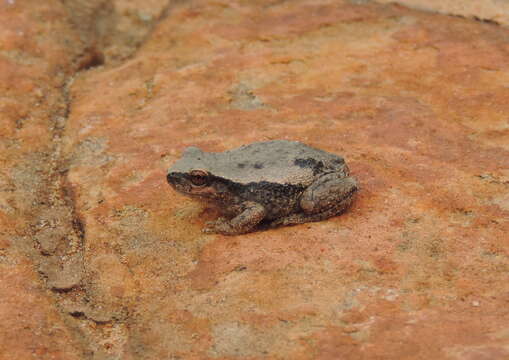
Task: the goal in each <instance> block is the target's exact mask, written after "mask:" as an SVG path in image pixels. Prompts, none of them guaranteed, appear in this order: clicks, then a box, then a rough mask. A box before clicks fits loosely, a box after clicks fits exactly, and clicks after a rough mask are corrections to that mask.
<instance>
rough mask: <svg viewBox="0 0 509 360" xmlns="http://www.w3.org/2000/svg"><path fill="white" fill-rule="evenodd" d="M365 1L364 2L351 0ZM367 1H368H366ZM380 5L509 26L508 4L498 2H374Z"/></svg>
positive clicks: (487, 0)
mask: <svg viewBox="0 0 509 360" xmlns="http://www.w3.org/2000/svg"><path fill="white" fill-rule="evenodd" d="M353 1H359V2H362V1H365V0H353ZM367 1H369V0H367ZM374 1H376V2H379V3H382V4H388V3H399V4H401V5H404V6H409V7H413V8H416V9H420V10H427V11H432V12H440V13H442V14H450V15H457V16H464V17H468V18H473V19H478V20H481V21H494V22H496V23H499V24H503V25H504V26H507V25H509V4H508V3H507V2H506V1H500V0H476V1H464V0H401V1H398V0H374Z"/></svg>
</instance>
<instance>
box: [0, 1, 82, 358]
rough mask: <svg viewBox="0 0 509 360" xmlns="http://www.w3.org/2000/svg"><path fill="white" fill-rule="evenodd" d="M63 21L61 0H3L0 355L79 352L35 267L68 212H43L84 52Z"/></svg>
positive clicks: (54, 243) (55, 241) (57, 238)
mask: <svg viewBox="0 0 509 360" xmlns="http://www.w3.org/2000/svg"><path fill="white" fill-rule="evenodd" d="M66 20H67V17H66V11H65V9H64V7H63V6H62V4H61V3H60V2H59V1H15V0H12V1H1V2H0V44H1V48H0V92H1V93H2V96H1V97H0V118H1V124H2V126H1V127H0V163H1V164H2V166H1V169H0V359H2V360H4V359H5V360H7V359H9V360H10V359H78V358H80V355H81V354H82V351H81V346H80V344H79V342H78V341H77V340H76V338H74V336H73V331H72V330H71V329H69V327H68V326H67V323H66V321H65V319H64V318H63V317H62V316H61V313H60V312H59V311H58V309H57V307H56V301H55V297H54V296H53V295H52V294H50V293H49V292H48V291H47V288H46V284H45V282H44V281H41V280H42V279H41V277H40V276H39V273H38V269H39V267H38V265H39V264H40V259H41V258H40V256H41V254H42V253H45V254H46V255H49V254H50V253H53V252H58V248H59V244H62V243H63V242H65V241H66V239H65V235H66V232H65V225H64V224H61V223H60V222H61V221H64V222H65V215H64V216H62V214H60V216H56V215H55V213H53V211H51V212H48V211H47V210H48V208H49V207H51V204H54V205H56V203H55V202H54V201H53V200H52V199H51V196H50V194H51V193H53V185H54V181H55V179H54V178H53V176H52V174H53V172H52V169H54V168H55V159H54V158H53V156H52V153H53V150H54V149H55V144H54V143H53V140H55V139H56V138H57V137H58V132H59V128H61V126H62V125H63V123H62V120H63V119H64V116H65V109H66V101H65V97H64V96H63V93H62V90H61V89H62V88H63V86H64V84H65V79H66V77H67V76H69V75H70V74H71V73H72V72H73V69H74V66H75V65H74V64H75V62H76V61H78V59H79V57H80V55H79V54H80V52H81V43H80V41H79V39H77V37H76V36H75V34H74V32H73V31H72V29H71V27H70V26H69V24H68V22H67V21H66ZM57 210H58V209H57ZM57 212H58V211H57ZM49 229H55V231H53V232H51V231H48V230H49ZM39 250H40V252H39Z"/></svg>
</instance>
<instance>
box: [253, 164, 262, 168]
mask: <svg viewBox="0 0 509 360" xmlns="http://www.w3.org/2000/svg"><path fill="white" fill-rule="evenodd" d="M253 167H254V168H255V169H263V164H261V163H255V164H254V165H253Z"/></svg>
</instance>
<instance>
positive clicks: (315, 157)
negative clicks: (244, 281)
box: [167, 140, 358, 235]
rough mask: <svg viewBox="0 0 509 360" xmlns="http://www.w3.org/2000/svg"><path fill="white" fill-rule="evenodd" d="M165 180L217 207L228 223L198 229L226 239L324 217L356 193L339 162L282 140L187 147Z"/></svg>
mask: <svg viewBox="0 0 509 360" xmlns="http://www.w3.org/2000/svg"><path fill="white" fill-rule="evenodd" d="M167 179H168V183H169V184H170V185H171V186H172V187H173V188H175V190H177V191H179V192H181V193H183V194H185V195H188V196H192V197H198V198H201V199H206V200H209V201H212V202H213V203H215V204H216V205H218V206H219V208H220V210H221V211H222V213H223V214H224V215H225V216H227V217H228V218H229V220H227V219H225V218H219V219H217V220H216V221H214V222H211V223H209V224H208V226H207V227H206V228H205V229H204V231H205V232H215V233H221V234H226V235H235V234H242V233H247V232H250V231H253V230H256V229H260V228H270V227H275V226H280V225H293V224H302V223H305V222H310V221H320V220H323V219H327V218H329V217H331V216H335V215H338V214H340V213H341V212H343V211H344V210H345V209H346V208H347V207H348V206H349V205H350V203H351V202H352V198H353V196H354V194H355V193H356V192H357V190H358V186H357V181H356V180H355V178H353V177H351V176H349V169H348V166H347V165H346V164H345V161H344V160H343V158H341V157H340V156H337V155H334V154H331V153H328V152H325V151H322V150H319V149H314V148H312V147H309V146H307V145H305V144H303V143H301V142H297V141H286V140H273V141H265V142H257V143H253V144H250V145H245V146H242V147H240V148H238V149H234V150H230V151H225V152H221V153H208V152H204V151H201V150H200V149H198V148H196V147H189V148H187V149H186V150H185V152H184V154H183V156H182V158H181V159H180V160H178V161H177V162H176V163H175V164H174V165H173V166H172V167H171V168H170V169H169V171H168V176H167Z"/></svg>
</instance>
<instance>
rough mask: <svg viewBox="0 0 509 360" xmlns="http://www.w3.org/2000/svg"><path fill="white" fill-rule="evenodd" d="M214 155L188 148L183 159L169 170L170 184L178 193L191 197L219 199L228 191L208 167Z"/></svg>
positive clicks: (195, 148) (168, 178)
mask: <svg viewBox="0 0 509 360" xmlns="http://www.w3.org/2000/svg"><path fill="white" fill-rule="evenodd" d="M213 155H214V154H213V153H205V152H203V151H201V150H200V149H198V148H197V147H189V148H187V149H186V150H185V151H184V153H183V155H182V158H181V159H179V160H178V161H177V162H176V163H175V164H173V166H172V167H171V168H170V169H169V170H168V175H167V177H166V178H167V180H168V183H169V184H170V185H171V186H172V187H173V188H174V189H175V190H177V191H178V192H180V193H183V194H185V195H189V196H199V197H204V198H212V199H214V198H217V197H219V196H221V195H220V193H223V192H225V191H226V187H225V186H224V185H223V184H221V181H219V179H218V178H217V177H216V176H214V175H213V174H212V173H211V169H210V167H209V166H208V164H209V163H210V161H213V160H212V159H210V157H211V156H213Z"/></svg>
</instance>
